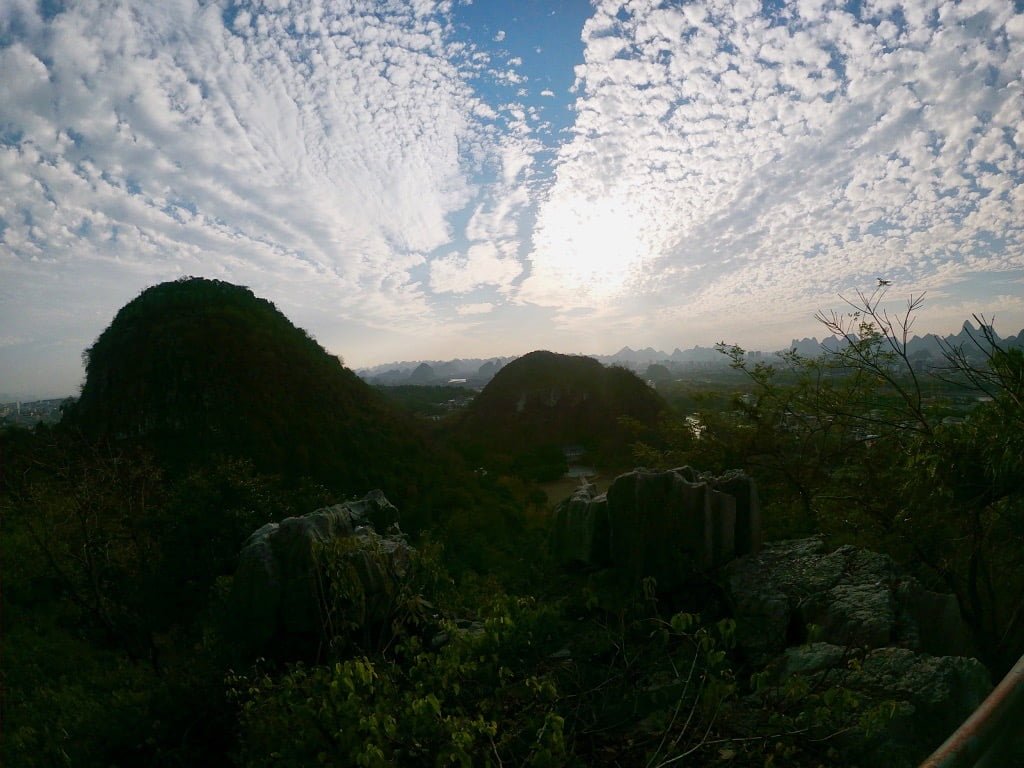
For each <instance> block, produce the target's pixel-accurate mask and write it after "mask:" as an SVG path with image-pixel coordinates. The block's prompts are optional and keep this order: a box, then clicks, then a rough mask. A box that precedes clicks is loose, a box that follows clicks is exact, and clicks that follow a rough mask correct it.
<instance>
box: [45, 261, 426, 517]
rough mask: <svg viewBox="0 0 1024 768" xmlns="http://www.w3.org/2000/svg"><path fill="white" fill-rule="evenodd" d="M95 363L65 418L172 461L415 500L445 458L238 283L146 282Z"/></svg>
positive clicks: (91, 355) (88, 432)
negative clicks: (229, 465) (225, 465)
mask: <svg viewBox="0 0 1024 768" xmlns="http://www.w3.org/2000/svg"><path fill="white" fill-rule="evenodd" d="M85 361H86V381H85V385H84V386H83V388H82V393H81V396H80V397H79V398H78V400H77V402H75V403H74V404H73V405H72V406H71V407H70V408H69V409H68V412H67V414H66V417H65V420H66V422H67V425H68V426H70V427H73V428H78V429H80V430H81V432H82V433H83V434H84V435H85V436H86V437H87V438H89V439H90V440H100V441H103V440H106V441H113V442H115V443H118V444H122V443H126V442H137V443H142V444H145V445H146V446H147V447H148V448H150V449H151V450H153V451H154V452H155V453H156V454H157V455H158V457H159V459H160V461H161V463H162V464H163V465H165V466H168V467H174V468H182V467H183V468H189V467H196V466H203V465H204V464H207V463H208V462H209V461H210V460H211V459H212V458H213V457H217V456H231V457H235V458H244V459H247V460H248V461H250V462H251V463H252V464H253V467H254V468H255V469H256V471H258V472H269V473H272V474H280V475H282V476H284V477H286V478H288V479H292V480H295V479H298V478H303V477H307V478H312V479H314V480H315V481H317V482H320V483H323V484H326V485H328V486H329V487H330V488H331V489H332V490H334V491H337V492H340V493H362V492H364V491H365V489H367V488H372V487H379V488H382V489H384V490H385V491H386V493H387V494H388V495H389V496H390V497H391V498H393V499H394V500H395V501H396V503H402V504H403V505H406V506H408V505H410V504H412V505H415V504H418V503H419V502H421V501H422V498H421V497H422V495H423V492H424V490H425V485H426V484H429V483H430V482H431V477H430V475H431V473H434V472H439V471H441V469H442V467H443V463H442V462H439V461H433V460H432V459H431V454H432V453H433V451H432V449H431V447H430V446H429V445H427V443H426V442H425V441H424V439H423V437H422V435H421V434H420V432H419V431H418V430H416V429H415V428H413V427H412V425H411V424H410V423H409V420H407V419H402V418H400V417H399V416H398V414H397V413H396V412H395V410H394V409H392V408H390V407H388V405H387V403H386V402H385V401H384V399H383V398H382V397H381V396H380V395H379V393H377V392H376V391H375V390H374V389H372V388H371V387H369V386H367V385H366V384H365V383H364V382H363V381H362V380H360V379H359V378H358V377H357V376H356V375H355V374H354V373H352V371H350V370H348V369H347V368H345V367H344V366H343V365H342V364H341V362H340V361H339V360H338V359H337V358H336V357H333V356H332V355H329V354H327V352H326V351H325V350H324V349H323V348H322V347H321V346H320V345H319V344H317V343H316V342H315V341H314V340H313V339H312V338H310V337H309V336H308V335H307V334H306V333H305V332H304V331H302V330H301V329H299V328H296V327H295V326H294V325H292V323H291V322H290V321H289V320H288V319H287V318H286V317H285V316H284V315H282V314H281V313H280V312H279V311H278V310H277V308H276V307H274V305H273V304H271V303H270V302H269V301H267V300H265V299H259V298H257V297H256V296H254V295H253V294H252V292H251V291H249V290H248V289H246V288H242V287H239V286H236V285H231V284H229V283H224V282H221V281H218V280H206V279H201V278H188V279H183V280H178V281H176V282H172V283H163V284H161V285H157V286H154V287H152V288H149V289H147V290H145V291H143V292H142V293H141V294H140V295H139V296H138V297H136V298H135V299H134V300H133V301H131V302H129V303H128V304H127V305H125V306H124V307H123V308H122V309H121V310H120V311H119V312H118V313H117V316H116V317H115V318H114V320H113V322H112V323H111V324H110V326H109V327H108V328H107V329H106V330H105V331H104V332H103V333H102V334H101V335H100V337H99V338H98V339H97V340H96V343H95V344H93V346H92V347H91V348H90V349H89V350H87V351H86V352H85ZM382 457H387V460H386V461H384V460H382Z"/></svg>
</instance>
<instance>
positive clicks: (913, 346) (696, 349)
mask: <svg viewBox="0 0 1024 768" xmlns="http://www.w3.org/2000/svg"><path fill="white" fill-rule="evenodd" d="M987 327H988V328H989V329H990V330H991V331H992V334H993V336H994V338H995V340H996V342H997V343H999V344H1003V345H1006V346H1010V347H1021V346H1024V329H1021V330H1020V331H1019V332H1018V333H1016V334H1014V335H1011V336H1006V337H1002V336H1000V335H999V334H998V333H996V331H995V328H994V327H993V326H992V325H991V324H989V325H988V326H987ZM972 338H973V339H975V340H977V341H979V342H982V341H983V339H984V336H983V335H982V326H981V325H978V326H977V327H976V326H975V325H974V324H972V323H971V321H970V320H965V321H964V322H963V325H962V326H961V328H960V331H959V332H958V333H951V334H948V335H946V336H939V335H938V334H935V333H925V334H923V335H920V336H919V335H916V334H915V335H914V336H912V337H911V338H910V340H909V341H908V344H907V348H908V354H910V355H914V356H920V357H927V356H931V357H941V355H942V348H943V345H947V346H959V345H962V344H970V343H971V339H972ZM842 343H843V339H842V338H841V337H838V336H835V335H832V336H825V337H823V338H821V339H820V340H819V339H818V337H816V336H806V337H804V338H802V339H792V340H791V341H790V343H789V345H788V346H785V347H781V348H779V349H776V350H772V351H765V350H748V352H750V353H752V354H755V355H760V356H762V357H766V358H770V357H773V356H777V355H779V353H780V352H783V351H791V350H793V351H796V352H797V353H798V354H801V355H804V356H812V357H813V356H816V355H818V354H820V353H821V352H822V351H826V350H830V349H831V350H835V349H838V348H839V347H840V346H841V345H842ZM524 354H525V353H524ZM564 354H571V355H580V356H583V357H590V358H593V359H594V360H597V361H598V362H601V363H603V364H605V365H614V364H622V363H627V364H633V365H649V364H651V363H662V362H676V363H686V362H697V363H706V362H719V361H720V362H722V364H723V365H724V364H728V360H727V359H726V358H725V357H724V356H723V355H722V353H721V352H719V351H718V349H716V348H715V347H714V346H704V345H701V344H696V345H694V346H692V347H689V348H687V349H685V350H684V349H680V348H679V347H678V346H677V347H675V348H673V350H672V352H671V353H668V352H665V351H663V350H659V349H655V348H654V347H651V346H646V347H643V348H640V349H633V348H632V347H630V346H628V345H627V346H624V347H622V348H621V349H619V350H618V351H617V352H614V353H612V354H587V353H582V352H568V353H564ZM518 357H521V355H507V356H502V355H497V356H494V357H485V358H454V359H451V360H412V361H395V362H390V363H381V364H380V365H374V366H364V367H358V368H353V370H354V372H355V373H356V374H357V375H358V376H360V377H362V378H364V379H372V378H375V377H377V376H381V375H383V374H392V375H398V374H406V375H408V374H411V373H412V372H413V371H414V370H417V369H419V368H421V366H423V365H427V366H429V367H430V368H432V369H434V371H435V373H436V374H437V375H438V377H439V378H440V377H442V376H443V375H445V374H446V373H448V372H451V371H457V372H458V374H461V375H451V376H449V378H468V377H471V376H473V375H474V374H476V373H477V371H478V370H479V368H480V366H483V365H486V364H489V363H496V364H497V367H498V368H499V369H500V367H502V366H504V365H506V364H507V363H508V362H511V361H512V360H515V359H517V358H518ZM460 364H461V366H460ZM403 383H406V382H403ZM442 383H443V382H442Z"/></svg>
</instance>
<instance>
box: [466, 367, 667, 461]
mask: <svg viewBox="0 0 1024 768" xmlns="http://www.w3.org/2000/svg"><path fill="white" fill-rule="evenodd" d="M666 407H667V406H666V405H665V402H664V401H663V400H662V399H661V397H660V396H659V395H658V394H657V393H656V392H655V391H654V390H652V389H651V388H650V387H648V386H647V385H646V384H644V382H643V381H641V380H640V379H639V378H637V377H636V375H635V374H633V373H632V372H630V371H627V370H625V369H623V368H617V367H610V368H606V367H605V366H603V365H601V363H599V362H597V361H596V360H594V359H592V358H589V357H582V356H577V355H561V354H556V353H554V352H546V351H537V352H531V353H529V354H528V355H524V356H522V357H520V358H518V359H516V360H514V361H513V362H511V363H509V364H508V365H506V366H505V367H504V368H502V369H501V371H499V372H498V373H497V374H496V375H495V377H494V378H493V379H492V380H491V382H490V383H489V384H488V385H487V386H486V387H484V389H483V391H482V392H481V393H480V394H479V396H478V397H477V398H476V400H475V401H474V402H473V403H472V405H471V406H470V407H469V408H468V409H467V412H466V414H465V416H464V417H463V420H462V423H461V424H460V427H459V431H460V434H461V436H462V437H463V439H464V440H465V441H467V442H469V443H470V444H474V445H477V446H483V447H485V448H487V449H491V450H498V451H502V452H507V453H511V454H514V453H517V452H522V451H526V450H530V449H533V448H536V447H538V446H542V445H559V446H565V445H573V444H580V445H582V446H584V447H585V448H587V450H588V451H590V452H592V453H595V454H597V455H600V457H602V458H604V459H621V458H624V457H626V455H627V454H628V443H629V442H630V432H629V430H628V429H626V428H624V427H623V426H622V425H621V424H620V423H619V417H622V416H626V417H629V418H631V419H634V420H636V421H637V422H639V423H640V424H641V425H643V426H646V427H650V426H653V425H654V424H655V423H656V422H657V419H658V416H659V414H660V413H661V412H662V411H663V410H664V409H665V408H666Z"/></svg>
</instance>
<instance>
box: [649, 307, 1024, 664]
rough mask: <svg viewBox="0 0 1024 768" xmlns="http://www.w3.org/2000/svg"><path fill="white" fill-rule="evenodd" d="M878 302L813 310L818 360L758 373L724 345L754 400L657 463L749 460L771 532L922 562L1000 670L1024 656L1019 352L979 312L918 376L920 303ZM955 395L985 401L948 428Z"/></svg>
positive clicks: (1023, 390) (709, 421) (792, 357)
mask: <svg viewBox="0 0 1024 768" xmlns="http://www.w3.org/2000/svg"><path fill="white" fill-rule="evenodd" d="M885 293H886V292H885V289H884V287H880V288H878V289H876V290H875V291H873V292H872V293H870V294H866V293H863V292H857V293H856V294H855V295H854V297H852V298H851V299H845V298H844V301H845V302H846V304H847V311H845V312H842V313H840V312H831V313H818V315H817V316H816V317H817V319H818V321H819V322H821V323H822V324H823V325H824V327H825V328H826V330H828V331H829V332H830V333H832V334H834V335H835V336H836V337H838V343H836V344H834V345H830V346H829V347H827V348H825V350H824V351H823V354H822V355H821V356H820V357H818V358H814V359H811V358H805V357H802V356H800V355H798V354H796V353H795V352H789V353H785V354H783V355H782V362H781V364H775V365H772V364H768V363H765V362H757V363H754V364H751V362H750V361H748V360H747V359H746V355H745V353H744V351H743V350H742V349H741V348H739V347H736V346H731V345H726V344H719V345H718V348H719V350H720V351H721V352H723V353H724V354H726V355H728V356H729V357H730V359H731V361H732V366H733V368H735V369H736V370H738V371H740V372H742V373H743V374H744V375H745V376H746V378H747V381H748V387H747V391H745V392H742V393H739V394H738V395H737V396H736V397H735V398H734V400H733V403H732V407H731V409H730V410H728V411H726V412H704V413H701V415H700V418H701V421H702V423H703V426H704V427H705V429H704V431H703V432H702V433H701V435H700V438H699V439H695V438H694V436H693V435H692V434H687V432H688V431H687V430H685V429H683V428H681V427H680V428H677V429H676V431H675V436H676V437H677V438H678V436H679V435H682V436H683V437H685V439H684V440H679V439H676V440H673V436H672V434H668V435H665V433H664V432H663V435H665V436H666V438H667V439H666V444H667V449H668V450H666V451H663V455H664V456H667V457H670V458H671V463H673V464H675V465H678V464H679V463H682V462H681V459H686V460H689V459H690V457H692V460H693V463H696V464H699V465H700V466H702V467H704V468H708V469H713V470H723V469H726V468H727V467H728V465H732V466H736V465H740V466H742V467H743V468H744V469H746V470H747V471H748V472H750V473H751V474H753V475H754V476H755V477H756V478H757V479H758V483H759V485H760V486H761V487H762V488H763V489H765V490H766V491H767V492H766V493H765V494H764V498H765V499H766V500H767V501H768V502H769V503H771V504H772V505H773V507H774V508H773V510H772V514H769V515H766V519H768V520H769V521H772V520H774V521H776V522H775V523H774V525H775V530H774V531H773V533H775V534H776V535H780V534H781V535H793V534H795V533H799V534H805V533H808V532H811V531H824V532H831V533H835V534H837V535H839V536H841V537H842V538H844V539H845V540H852V541H854V542H856V543H859V544H863V545H867V546H871V547H874V548H880V549H884V550H886V551H889V552H890V553H892V554H893V555H895V556H896V557H897V558H899V559H901V560H903V561H904V562H911V563H913V562H916V563H919V564H921V565H922V566H923V568H921V569H920V570H919V574H920V575H921V576H922V577H923V578H924V579H925V580H926V581H928V582H929V583H932V584H934V585H935V586H941V587H944V588H946V589H948V590H949V591H951V592H953V594H955V595H956V597H957V600H958V602H959V605H960V610H961V613H962V615H963V617H964V619H965V621H966V622H967V623H968V625H969V626H970V628H971V630H972V632H973V634H974V639H975V642H976V645H977V648H978V652H979V654H980V656H981V657H982V658H983V659H984V660H985V661H986V662H987V663H988V664H989V665H990V667H991V668H992V669H993V671H994V672H998V673H1002V672H1003V671H1005V669H1007V668H1008V667H1009V665H1010V664H1012V663H1013V661H1014V660H1015V659H1016V658H1017V656H1019V654H1020V653H1021V651H1022V650H1024V573H1022V566H1024V552H1022V551H1021V549H1020V547H1019V544H1018V543H1019V542H1020V541H1021V537H1022V536H1024V437H1022V436H1024V429H1022V427H1024V354H1022V353H1021V351H1020V350H1016V349H1003V348H1002V347H1000V345H999V344H998V341H997V337H996V336H995V334H994V332H993V331H992V330H991V325H990V324H988V323H987V322H986V321H985V318H983V317H980V316H976V317H975V320H976V321H977V322H978V323H979V324H980V326H981V330H980V331H978V332H976V333H973V334H969V341H968V344H969V345H970V346H969V347H966V346H953V345H950V344H947V345H946V346H945V348H944V350H943V352H944V357H945V365H944V366H943V367H942V368H940V369H938V370H935V371H924V372H922V371H920V370H919V369H918V368H919V367H917V366H915V365H914V360H913V358H912V355H911V354H910V352H909V342H910V339H911V332H912V328H913V325H914V320H915V318H916V316H917V313H918V311H919V310H920V308H921V307H922V306H923V296H916V297H915V296H911V297H910V299H909V300H908V301H907V304H906V306H905V308H904V309H903V310H902V311H901V312H899V313H895V314H894V313H890V312H889V311H888V310H887V309H886V308H885V307H884V304H883V300H884V298H885ZM954 394H955V395H959V396H961V397H964V396H966V398H967V399H969V400H970V401H972V402H974V403H976V405H975V406H974V407H973V409H972V410H970V411H969V412H966V413H965V414H964V415H963V416H962V417H959V418H957V419H952V420H948V419H947V420H944V419H943V414H944V413H948V410H945V409H946V403H945V401H946V400H948V398H949V397H950V396H951V395H954ZM979 398H981V399H982V400H984V402H978V399H979ZM674 448H678V449H681V450H673V449H674ZM650 455H651V452H650V451H648V457H649V456H650ZM655 455H656V454H655ZM709 463H710V464H711V466H708V464H709ZM787 508H789V509H792V508H795V509H796V512H797V514H796V515H792V516H787V515H786V509H787ZM780 518H781V519H783V520H785V521H786V522H784V523H783V524H781V525H780V524H779V522H777V521H779V520H780ZM769 524H772V523H769Z"/></svg>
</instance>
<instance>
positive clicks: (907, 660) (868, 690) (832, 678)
mask: <svg viewBox="0 0 1024 768" xmlns="http://www.w3.org/2000/svg"><path fill="white" fill-rule="evenodd" d="M775 668H776V670H777V674H778V679H779V680H780V681H781V680H784V679H785V678H787V677H789V676H791V675H794V674H799V675H803V676H805V677H806V678H807V679H808V680H809V681H810V682H811V683H812V684H815V685H828V686H833V685H835V686H842V687H844V688H847V689H849V690H851V691H853V692H855V693H858V694H860V695H861V696H863V697H865V699H866V700H867V702H868V703H869V705H871V704H881V703H883V702H891V703H893V704H894V705H896V706H895V707H894V708H893V709H892V710H890V711H892V712H894V713H895V715H894V717H893V719H892V720H891V721H890V722H888V723H887V724H886V725H885V727H884V729H883V731H882V732H881V733H880V734H878V735H877V736H876V737H875V738H874V739H873V740H871V741H870V742H869V743H864V742H858V743H856V744H851V745H850V748H851V749H854V750H856V751H857V752H860V753H864V754H865V756H868V757H870V758H871V760H870V764H875V765H892V766H897V765H908V766H913V765H916V764H917V763H918V762H920V760H921V759H922V758H924V757H925V756H927V755H928V754H929V753H930V752H931V751H932V750H933V749H935V748H936V747H937V746H938V745H939V744H940V743H942V741H943V740H944V739H945V738H946V737H947V736H948V735H949V734H950V733H952V732H953V730H955V729H956V728H957V726H959V725H960V723H961V722H963V720H964V719H966V718H967V716H968V715H970V714H971V713H972V712H973V711H974V710H975V709H977V707H978V706H979V705H980V704H981V702H982V701H984V699H985V697H986V696H987V695H988V693H989V691H990V690H991V689H992V684H991V680H990V679H989V674H988V670H986V669H985V667H984V665H983V664H982V663H981V662H980V661H978V660H976V659H971V658H966V657H962V656H941V657H937V656H930V655H927V654H921V653H916V652H914V651H912V650H910V649H909V648H892V647H890V648H877V649H874V650H871V651H868V652H867V653H866V654H863V655H862V654H861V653H859V652H857V651H854V650H852V649H850V648H848V647H843V646H839V645H833V644H830V643H810V644H808V645H804V646H799V647H795V648H788V649H786V651H785V653H784V654H783V655H782V656H781V657H780V658H779V659H777V660H776V662H775Z"/></svg>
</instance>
